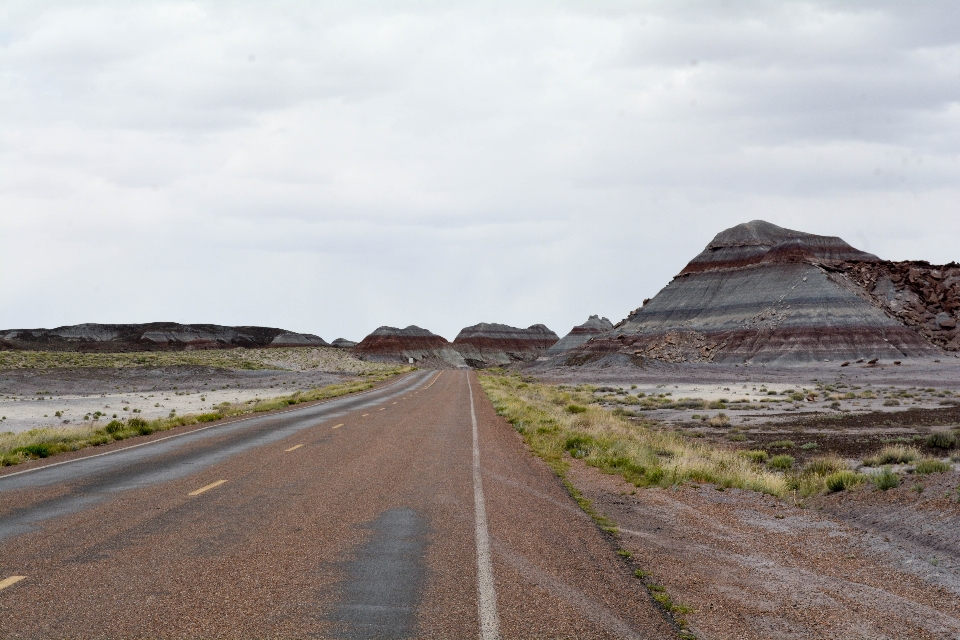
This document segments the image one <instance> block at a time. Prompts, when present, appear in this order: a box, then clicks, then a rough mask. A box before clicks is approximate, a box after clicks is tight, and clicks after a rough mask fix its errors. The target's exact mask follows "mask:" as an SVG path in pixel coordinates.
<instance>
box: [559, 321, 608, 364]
mask: <svg viewBox="0 0 960 640" xmlns="http://www.w3.org/2000/svg"><path fill="white" fill-rule="evenodd" d="M611 329H613V323H612V322H610V321H609V320H607V319H606V318H601V317H600V316H590V317H589V318H587V321H586V322H584V323H583V324H579V325H577V326H575V327H574V328H573V329H571V330H570V333H568V334H567V335H565V336H563V338H561V339H560V341H559V342H557V343H556V344H554V345H553V346H552V347H550V348H549V349H547V350H546V352H545V353H544V354H543V355H545V356H548V357H554V356H558V355H560V354H562V353H566V352H567V351H570V350H572V349H576V348H577V347H580V346H582V345H583V344H584V343H585V342H587V341H588V340H590V339H591V338H594V337H596V336H599V335H601V334H603V333H606V332H607V331H610V330H611Z"/></svg>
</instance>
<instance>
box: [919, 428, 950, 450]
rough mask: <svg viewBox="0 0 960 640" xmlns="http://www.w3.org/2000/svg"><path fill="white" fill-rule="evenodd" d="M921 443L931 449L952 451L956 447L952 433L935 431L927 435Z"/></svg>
mask: <svg viewBox="0 0 960 640" xmlns="http://www.w3.org/2000/svg"><path fill="white" fill-rule="evenodd" d="M923 443H924V444H925V445H927V446H928V447H931V448H933V449H953V448H954V447H956V446H957V436H956V434H955V433H953V432H952V431H937V432H934V433H931V434H930V435H928V436H927V437H926V439H925V440H924V441H923Z"/></svg>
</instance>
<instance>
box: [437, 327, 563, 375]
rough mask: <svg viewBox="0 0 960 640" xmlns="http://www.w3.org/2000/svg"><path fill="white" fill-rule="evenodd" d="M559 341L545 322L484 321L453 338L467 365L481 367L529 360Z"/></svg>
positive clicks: (465, 329) (455, 346)
mask: <svg viewBox="0 0 960 640" xmlns="http://www.w3.org/2000/svg"><path fill="white" fill-rule="evenodd" d="M559 340H560V338H559V336H557V334H555V333H554V332H553V331H551V330H550V329H548V328H547V327H545V326H544V325H542V324H535V325H533V326H530V327H527V328H526V329H518V328H517V327H510V326H507V325H505V324H497V323H495V322H481V323H480V324H475V325H473V326H472V327H466V328H464V329H462V330H461V331H460V333H459V334H458V335H457V337H456V338H455V339H454V341H453V348H454V349H456V350H457V351H458V352H459V353H460V355H461V356H463V359H464V360H466V362H467V364H469V365H470V366H472V367H477V368H482V367H489V366H500V365H508V364H511V363H514V362H530V361H532V360H536V359H537V358H538V357H539V356H540V354H542V353H543V352H544V351H546V350H547V349H549V348H550V347H552V346H553V345H554V344H556V343H557V342H558V341H559Z"/></svg>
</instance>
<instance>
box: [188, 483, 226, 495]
mask: <svg viewBox="0 0 960 640" xmlns="http://www.w3.org/2000/svg"><path fill="white" fill-rule="evenodd" d="M224 482H226V480H217V481H216V482H211V483H210V484H208V485H207V486H205V487H200V488H199V489H197V490H195V491H191V492H190V493H188V494H187V495H188V496H198V495H200V494H201V493H203V492H204V491H210V489H216V488H217V487H219V486H220V485H222V484H223V483H224Z"/></svg>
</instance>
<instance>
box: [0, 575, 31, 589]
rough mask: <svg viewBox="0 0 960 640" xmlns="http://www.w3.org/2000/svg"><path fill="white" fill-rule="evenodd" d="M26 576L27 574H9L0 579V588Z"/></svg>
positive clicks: (13, 583)
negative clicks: (7, 576)
mask: <svg viewBox="0 0 960 640" xmlns="http://www.w3.org/2000/svg"><path fill="white" fill-rule="evenodd" d="M26 577H27V576H10V577H9V578H4V579H3V580H0V590H3V589H6V588H7V587H9V586H12V585H15V584H17V583H18V582H20V581H21V580H23V579H24V578H26Z"/></svg>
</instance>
